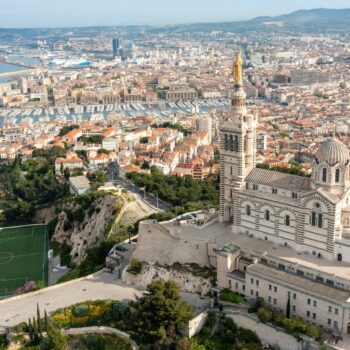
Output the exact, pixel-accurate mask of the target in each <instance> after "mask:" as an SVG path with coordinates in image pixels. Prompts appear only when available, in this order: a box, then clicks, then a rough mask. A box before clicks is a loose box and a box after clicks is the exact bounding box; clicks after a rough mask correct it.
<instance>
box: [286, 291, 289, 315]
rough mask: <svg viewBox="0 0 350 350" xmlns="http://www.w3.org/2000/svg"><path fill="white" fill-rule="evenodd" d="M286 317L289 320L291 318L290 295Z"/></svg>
mask: <svg viewBox="0 0 350 350" xmlns="http://www.w3.org/2000/svg"><path fill="white" fill-rule="evenodd" d="M286 316H287V318H290V295H289V294H288V301H287V309H286Z"/></svg>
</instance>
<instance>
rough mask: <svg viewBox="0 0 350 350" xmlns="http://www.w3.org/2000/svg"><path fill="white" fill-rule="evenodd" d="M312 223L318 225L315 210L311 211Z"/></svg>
mask: <svg viewBox="0 0 350 350" xmlns="http://www.w3.org/2000/svg"><path fill="white" fill-rule="evenodd" d="M311 225H312V226H316V213H315V212H314V211H313V212H312V213H311Z"/></svg>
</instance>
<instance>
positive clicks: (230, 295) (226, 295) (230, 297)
mask: <svg viewBox="0 0 350 350" xmlns="http://www.w3.org/2000/svg"><path fill="white" fill-rule="evenodd" d="M220 300H221V301H226V302H229V303H232V304H241V303H243V302H244V298H243V297H242V296H241V295H239V294H237V293H234V292H232V291H231V290H229V289H227V288H225V289H224V290H223V291H222V292H221V293H220Z"/></svg>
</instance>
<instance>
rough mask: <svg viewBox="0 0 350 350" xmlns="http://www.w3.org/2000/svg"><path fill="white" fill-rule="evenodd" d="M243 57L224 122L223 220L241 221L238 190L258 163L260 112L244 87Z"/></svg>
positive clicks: (237, 61)
mask: <svg viewBox="0 0 350 350" xmlns="http://www.w3.org/2000/svg"><path fill="white" fill-rule="evenodd" d="M242 70H243V60H242V57H241V55H240V53H238V54H237V55H236V56H235V59H234V62H233V69H232V75H233V78H234V84H235V85H234V91H233V94H232V106H231V109H230V110H229V111H228V112H227V114H226V115H225V116H224V118H223V120H222V121H221V123H220V221H221V222H227V223H231V224H233V226H235V225H237V222H236V220H235V218H236V217H237V215H236V213H237V211H238V209H239V208H238V198H237V197H238V196H237V194H238V192H239V191H240V190H242V189H244V188H245V186H246V184H245V179H246V177H247V175H248V174H249V172H250V171H251V170H252V169H253V168H254V167H255V164H256V128H257V116H256V114H249V113H248V111H247V106H246V94H245V92H244V89H243V72H242Z"/></svg>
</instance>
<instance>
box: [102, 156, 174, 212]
mask: <svg viewBox="0 0 350 350" xmlns="http://www.w3.org/2000/svg"><path fill="white" fill-rule="evenodd" d="M106 175H107V176H108V179H109V181H111V182H114V181H118V182H120V183H121V182H122V183H123V185H122V186H123V188H125V189H126V190H128V191H130V192H133V193H137V194H139V195H140V196H141V197H142V198H143V199H144V200H145V201H146V202H148V203H149V204H150V205H153V206H154V207H156V208H158V209H160V210H163V211H168V210H170V209H171V205H170V204H169V203H167V202H165V201H163V200H161V199H159V198H157V196H154V195H153V194H151V193H148V192H146V191H144V190H143V189H141V188H138V187H137V186H135V185H134V184H133V183H132V182H131V181H129V180H124V179H121V178H120V177H119V165H118V163H116V162H111V163H109V164H108V165H107V170H106Z"/></svg>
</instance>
